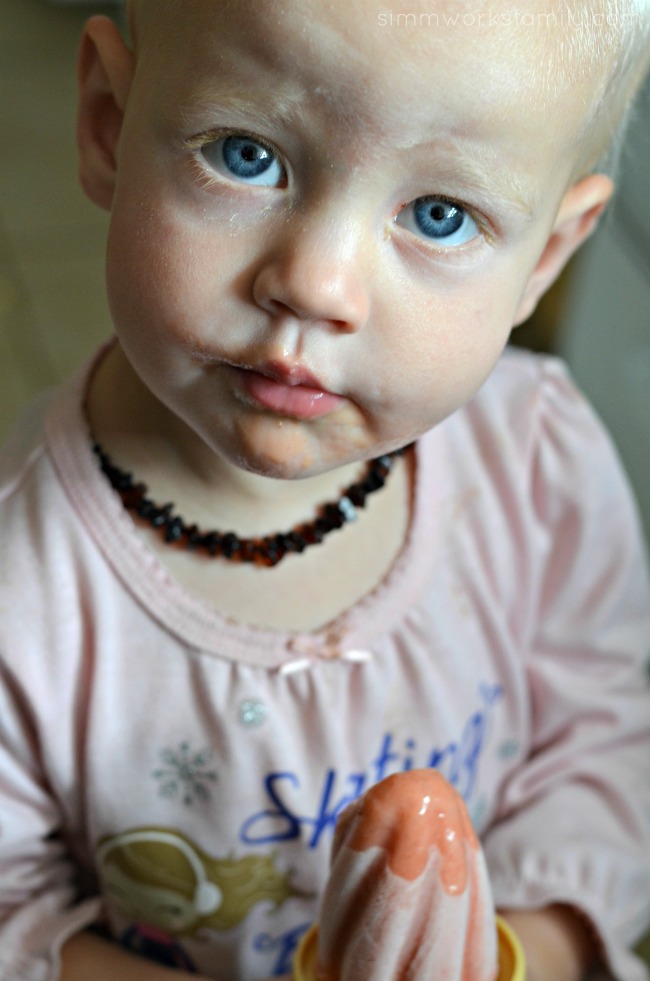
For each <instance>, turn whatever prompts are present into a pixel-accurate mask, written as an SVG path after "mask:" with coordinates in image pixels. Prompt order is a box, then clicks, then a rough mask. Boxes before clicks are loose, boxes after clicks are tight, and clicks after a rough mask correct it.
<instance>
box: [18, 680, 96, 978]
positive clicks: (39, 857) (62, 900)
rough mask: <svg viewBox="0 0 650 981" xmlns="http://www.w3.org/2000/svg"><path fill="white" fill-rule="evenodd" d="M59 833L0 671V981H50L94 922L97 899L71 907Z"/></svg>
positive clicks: (68, 864)
mask: <svg viewBox="0 0 650 981" xmlns="http://www.w3.org/2000/svg"><path fill="white" fill-rule="evenodd" d="M61 832H62V829H61V817H60V813H59V809H58V807H57V804H56V801H55V800H54V798H53V796H52V795H51V794H50V792H49V791H48V787H47V782H46V780H45V778H44V776H43V774H42V772H41V768H40V766H39V747H38V740H37V738H36V735H35V730H34V726H33V725H32V724H30V717H29V710H28V709H27V707H26V704H25V701H24V699H22V698H21V695H20V692H19V691H18V690H17V688H16V685H15V684H13V683H12V681H11V679H10V678H8V677H7V675H6V673H4V672H2V671H0V977H1V978H7V979H9V978H11V981H55V979H56V978H57V977H58V976H59V966H60V965H59V950H60V948H61V946H62V945H63V943H64V941H65V940H66V939H67V938H68V937H69V936H72V935H73V934H75V933H77V932H79V931H80V930H83V929H84V928H85V927H86V926H88V925H89V924H90V923H92V922H94V921H96V920H97V919H98V918H99V913H100V901H99V899H90V900H85V901H82V902H78V901H77V883H76V873H75V866H74V863H73V861H72V859H71V858H70V856H69V855H68V854H67V851H66V848H65V846H64V844H63V838H62V833H61Z"/></svg>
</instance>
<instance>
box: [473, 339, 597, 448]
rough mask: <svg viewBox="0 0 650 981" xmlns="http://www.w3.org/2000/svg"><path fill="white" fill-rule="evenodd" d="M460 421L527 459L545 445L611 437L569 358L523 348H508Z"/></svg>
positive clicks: (580, 443) (586, 442) (583, 444)
mask: <svg viewBox="0 0 650 981" xmlns="http://www.w3.org/2000/svg"><path fill="white" fill-rule="evenodd" d="M459 422H460V424H461V425H464V426H466V427H467V428H468V429H469V430H471V432H472V433H473V435H474V437H475V438H479V439H481V440H482V441H483V442H484V443H485V442H486V441H487V442H489V441H490V440H492V441H495V442H496V444H497V446H498V447H500V448H501V449H504V450H511V451H517V452H518V453H520V454H522V453H523V454H524V455H525V456H526V457H527V458H530V454H533V453H534V452H535V451H536V450H541V449H542V448H543V447H544V446H555V447H556V448H558V449H559V447H561V446H562V447H564V448H565V450H566V451H567V452H568V451H569V448H570V447H571V446H574V447H578V446H579V447H581V449H582V450H583V451H584V450H585V449H586V448H588V446H589V445H593V444H594V443H595V444H598V445H601V444H602V443H603V442H605V443H609V442H610V440H609V436H608V435H607V433H606V431H605V428H604V426H603V424H602V422H601V420H600V419H599V418H598V416H597V414H596V412H595V410H594V409H593V407H592V406H591V404H590V403H589V402H588V400H587V399H586V397H585V396H584V395H583V393H582V392H581V391H580V388H579V387H578V385H577V384H576V382H575V380H574V379H573V377H572V376H571V373H570V370H569V368H568V367H567V365H566V364H565V363H564V361H562V360H561V358H558V357H554V356H551V355H545V354H535V353H533V352H530V351H524V350H521V349H518V348H507V349H506V351H505V352H504V354H503V356H502V357H501V359H500V361H499V362H498V364H497V366H496V368H495V369H494V371H493V373H492V374H491V376H490V377H489V378H488V380H487V381H486V382H485V384H484V385H483V387H482V388H481V389H480V391H479V392H478V393H477V395H476V396H475V397H474V398H473V399H472V400H471V401H470V402H469V403H468V405H467V406H466V407H465V409H464V410H462V413H461V418H460V419H459Z"/></svg>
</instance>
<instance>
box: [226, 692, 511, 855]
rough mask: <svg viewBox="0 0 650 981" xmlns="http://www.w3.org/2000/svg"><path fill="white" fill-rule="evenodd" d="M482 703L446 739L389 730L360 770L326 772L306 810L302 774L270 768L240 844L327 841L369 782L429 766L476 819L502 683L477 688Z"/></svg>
mask: <svg viewBox="0 0 650 981" xmlns="http://www.w3.org/2000/svg"><path fill="white" fill-rule="evenodd" d="M479 696H480V701H481V704H480V706H479V707H478V708H477V709H476V711H475V712H473V713H472V714H471V715H470V716H469V718H468V719H467V721H466V722H465V724H464V725H463V727H462V730H461V731H460V733H459V734H458V736H457V737H456V738H454V739H450V740H449V741H447V742H444V743H436V744H435V745H431V744H430V743H429V744H428V745H427V744H426V743H424V742H423V740H422V739H420V740H417V739H415V738H411V737H408V736H407V737H403V738H399V737H398V736H396V735H395V734H394V733H392V732H386V733H383V734H382V735H381V736H380V737H379V741H378V745H377V747H376V750H375V752H374V754H373V755H372V756H371V757H370V758H369V760H368V763H367V765H366V766H365V767H364V768H363V769H362V770H359V771H352V772H345V771H343V772H342V771H341V770H340V769H338V768H336V767H331V768H330V769H328V770H325V771H324V774H323V779H322V783H321V789H320V793H319V796H318V799H317V800H316V801H314V802H312V803H313V804H314V805H315V806H312V807H311V808H310V809H304V805H302V802H303V794H302V787H303V781H302V779H301V775H300V774H299V773H296V772H295V771H292V770H273V771H271V772H270V773H267V774H265V775H264V777H263V778H262V785H263V793H264V799H265V801H266V803H267V806H266V807H265V808H264V809H263V810H260V811H256V812H254V813H253V814H251V815H250V816H249V817H247V818H246V819H245V820H244V821H243V823H242V825H241V830H240V841H241V842H242V844H244V845H249V846H250V845H258V846H260V845H269V844H280V843H281V842H286V841H291V840H294V839H298V838H302V840H303V841H304V842H305V845H306V846H307V848H309V849H316V848H318V847H319V846H320V845H321V843H324V844H325V845H326V846H329V842H330V841H331V833H332V832H333V831H334V826H335V824H336V821H337V820H338V817H339V815H340V813H341V811H342V810H343V809H344V808H345V807H346V806H347V805H348V804H350V803H351V802H352V801H353V800H356V798H357V797H359V796H360V795H361V794H363V793H364V792H365V791H366V790H367V789H368V787H370V786H371V785H372V784H374V783H378V782H379V781H380V780H383V779H384V777H387V776H389V775H390V774H392V773H399V772H404V771H406V770H413V769H415V768H418V767H431V768H433V769H436V770H439V771H440V773H442V775H443V776H444V777H445V779H447V780H448V781H449V783H450V784H451V785H452V786H453V787H454V788H455V789H456V790H457V791H458V793H459V794H460V795H461V797H462V798H463V799H464V801H465V803H466V804H467V806H468V808H469V811H470V815H471V817H472V819H473V820H474V821H475V823H478V817H479V815H480V816H481V817H482V814H483V811H484V805H483V804H481V802H480V801H475V800H474V797H475V790H476V786H477V780H478V772H479V764H480V761H481V757H482V754H483V751H484V749H485V746H486V739H487V734H488V730H489V727H490V724H491V720H492V714H493V711H494V707H495V706H496V705H497V704H498V703H499V701H500V700H501V699H502V697H503V689H502V688H501V686H500V685H481V686H480V687H479Z"/></svg>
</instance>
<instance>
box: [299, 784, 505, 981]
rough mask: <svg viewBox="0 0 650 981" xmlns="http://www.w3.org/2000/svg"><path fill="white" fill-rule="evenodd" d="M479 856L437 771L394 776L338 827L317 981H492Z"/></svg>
mask: <svg viewBox="0 0 650 981" xmlns="http://www.w3.org/2000/svg"><path fill="white" fill-rule="evenodd" d="M497 977H498V954H497V936H496V927H495V915H494V905H493V900H492V895H491V891H490V886H489V881H488V875H487V869H486V866H485V860H484V858H483V853H482V851H481V848H480V845H479V842H478V839H477V837H476V834H475V832H474V829H473V827H472V824H471V821H470V818H469V815H468V813H467V809H466V807H465V804H464V802H463V800H462V798H461V797H460V796H459V795H458V794H457V793H456V791H455V790H454V789H453V788H452V787H451V786H450V784H449V783H448V782H447V781H446V780H445V779H444V778H443V777H442V776H441V774H439V773H438V772H436V771H435V770H412V771H409V772H406V773H401V774H395V775H394V776H391V777H387V778H386V779H385V780H383V781H381V782H380V783H378V784H376V785H375V786H374V787H371V788H370V790H368V791H367V793H366V794H365V795H364V796H363V797H361V798H360V799H359V800H358V801H356V802H354V803H353V804H351V805H350V806H349V807H348V808H347V809H346V810H345V811H344V812H343V813H342V815H341V817H340V819H339V822H338V824H337V828H336V832H335V836H334V844H333V849H332V859H331V869H330V878H329V880H328V884H327V887H326V890H325V893H324V896H323V902H322V905H321V912H320V917H319V933H318V966H317V978H318V981H434V979H435V981H496V979H497Z"/></svg>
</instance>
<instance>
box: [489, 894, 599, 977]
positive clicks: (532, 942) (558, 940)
mask: <svg viewBox="0 0 650 981" xmlns="http://www.w3.org/2000/svg"><path fill="white" fill-rule="evenodd" d="M500 914H501V916H503V918H504V919H505V920H507V921H508V923H509V924H510V926H511V927H512V928H513V929H514V931H515V933H516V934H517V936H518V938H519V940H520V941H521V945H522V947H523V948H524V951H525V954H526V981H582V979H583V978H584V977H585V975H586V973H587V970H588V969H589V967H590V965H591V963H592V961H593V958H594V940H593V935H592V934H591V932H590V931H589V930H588V929H587V928H586V926H585V924H584V921H583V920H582V918H581V917H580V916H579V915H578V914H577V913H575V912H574V911H573V910H572V909H571V908H570V907H568V906H548V907H546V909H541V910H531V911H528V910H500Z"/></svg>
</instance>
